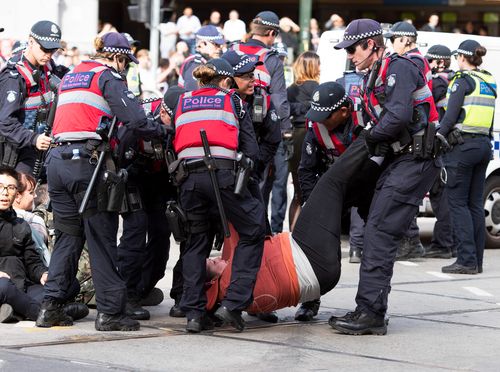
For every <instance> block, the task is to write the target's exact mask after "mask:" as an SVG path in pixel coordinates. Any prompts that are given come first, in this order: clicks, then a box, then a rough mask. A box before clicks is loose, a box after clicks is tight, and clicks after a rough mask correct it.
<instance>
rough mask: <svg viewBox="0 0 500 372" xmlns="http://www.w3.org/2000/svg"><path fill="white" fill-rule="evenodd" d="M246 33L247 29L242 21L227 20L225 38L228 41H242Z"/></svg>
mask: <svg viewBox="0 0 500 372" xmlns="http://www.w3.org/2000/svg"><path fill="white" fill-rule="evenodd" d="M246 33H247V27H246V25H245V22H243V21H242V20H241V19H235V20H227V21H226V22H225V23H224V37H225V38H226V40H227V41H240V40H241V39H243V37H244V36H245V34H246Z"/></svg>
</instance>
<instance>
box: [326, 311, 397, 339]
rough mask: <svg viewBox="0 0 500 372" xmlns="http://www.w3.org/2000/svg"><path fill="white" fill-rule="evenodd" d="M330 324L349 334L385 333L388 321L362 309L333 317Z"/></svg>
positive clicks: (329, 321)
mask: <svg viewBox="0 0 500 372" xmlns="http://www.w3.org/2000/svg"><path fill="white" fill-rule="evenodd" d="M328 324H329V325H330V326H331V327H332V328H333V329H335V330H337V331H339V332H342V333H345V334H348V335H356V336H357V335H370V334H372V335H380V336H381V335H385V334H386V333H387V323H386V320H385V319H384V317H383V316H376V315H370V314H368V313H365V312H363V311H360V310H356V311H353V312H350V313H347V314H346V315H344V316H341V317H331V318H330V319H329V320H328Z"/></svg>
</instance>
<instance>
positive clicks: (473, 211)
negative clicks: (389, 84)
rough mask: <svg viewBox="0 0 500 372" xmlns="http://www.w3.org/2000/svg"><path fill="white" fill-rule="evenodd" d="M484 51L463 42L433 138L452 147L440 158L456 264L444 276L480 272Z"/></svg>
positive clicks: (491, 83)
mask: <svg viewBox="0 0 500 372" xmlns="http://www.w3.org/2000/svg"><path fill="white" fill-rule="evenodd" d="M485 54H486V49H485V48H484V47H483V46H481V45H480V44H479V43H478V42H477V41H475V40H465V41H463V42H462V43H461V44H460V45H459V47H458V49H457V50H455V51H453V55H454V56H455V58H456V59H457V62H458V67H459V68H460V70H459V71H458V72H457V73H456V74H455V76H454V78H453V80H452V81H451V82H450V87H449V89H448V93H447V95H446V97H447V100H448V103H447V104H446V106H445V111H446V112H445V114H444V116H443V119H442V120H441V127H440V128H439V130H438V134H439V135H442V136H448V140H449V141H451V142H450V144H452V145H453V149H452V150H451V152H449V153H447V154H446V156H445V164H446V169H447V171H448V182H447V183H446V188H447V191H448V203H449V206H450V211H451V220H452V223H453V226H459V228H456V229H454V235H455V236H454V239H455V243H456V244H457V260H456V262H455V263H453V264H451V265H449V266H444V267H443V268H442V271H443V272H444V273H452V274H477V273H481V272H483V252H484V246H485V227H484V210H483V191H484V180H485V176H486V168H487V167H488V163H489V161H490V158H491V131H492V128H493V116H494V111H495V100H496V97H497V88H496V81H495V79H494V77H493V76H492V75H491V74H490V73H489V72H487V71H485V70H482V69H480V68H479V66H481V64H482V62H483V58H482V57H483V56H484V55H485Z"/></svg>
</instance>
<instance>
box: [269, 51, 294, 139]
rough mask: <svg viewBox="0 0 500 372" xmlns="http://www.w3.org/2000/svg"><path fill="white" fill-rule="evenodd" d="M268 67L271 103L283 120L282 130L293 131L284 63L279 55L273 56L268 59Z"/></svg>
mask: <svg viewBox="0 0 500 372" xmlns="http://www.w3.org/2000/svg"><path fill="white" fill-rule="evenodd" d="M266 67H267V69H268V71H269V73H270V74H271V84H270V93H271V102H272V103H273V105H274V107H276V109H277V112H278V116H279V117H280V119H281V130H291V129H292V122H291V121H290V105H289V104H288V98H287V92H286V84H285V70H284V68H283V62H281V60H280V59H279V57H278V56H277V55H275V54H273V55H270V56H269V57H268V58H267V59H266Z"/></svg>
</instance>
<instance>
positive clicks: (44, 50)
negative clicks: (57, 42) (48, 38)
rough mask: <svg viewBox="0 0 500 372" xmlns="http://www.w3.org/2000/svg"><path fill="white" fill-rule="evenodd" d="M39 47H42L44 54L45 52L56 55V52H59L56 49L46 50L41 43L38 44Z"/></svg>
mask: <svg viewBox="0 0 500 372" xmlns="http://www.w3.org/2000/svg"><path fill="white" fill-rule="evenodd" d="M37 44H38V46H39V47H40V50H41V51H42V52H44V53H45V54H54V53H55V52H57V51H58V50H59V48H54V49H46V48H44V47H43V46H42V44H40V43H37Z"/></svg>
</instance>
